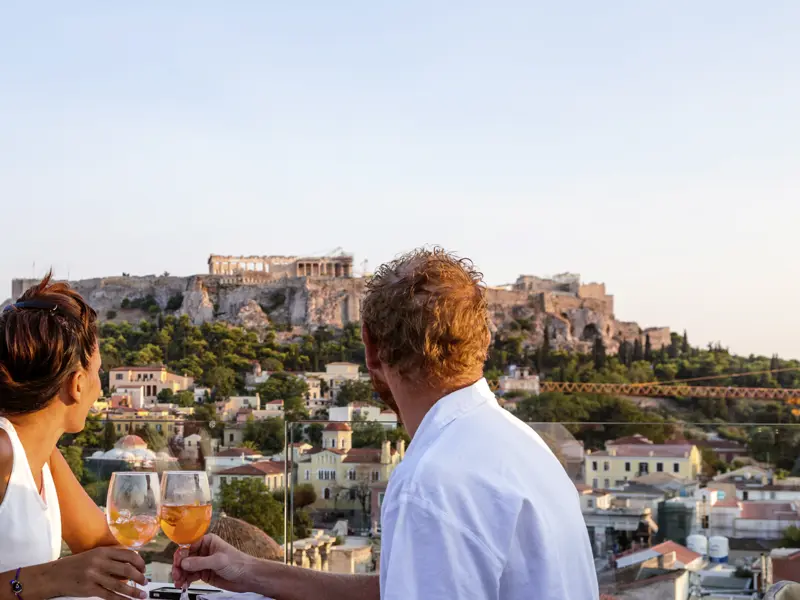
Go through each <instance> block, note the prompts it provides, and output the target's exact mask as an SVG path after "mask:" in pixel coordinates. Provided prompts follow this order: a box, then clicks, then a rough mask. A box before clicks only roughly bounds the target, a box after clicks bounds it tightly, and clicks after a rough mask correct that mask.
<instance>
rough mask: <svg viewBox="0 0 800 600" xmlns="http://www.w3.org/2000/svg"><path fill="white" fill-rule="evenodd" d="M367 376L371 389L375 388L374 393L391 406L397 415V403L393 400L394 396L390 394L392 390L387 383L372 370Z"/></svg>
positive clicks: (398, 411)
mask: <svg viewBox="0 0 800 600" xmlns="http://www.w3.org/2000/svg"><path fill="white" fill-rule="evenodd" d="M369 378H370V380H371V381H372V389H373V390H375V393H376V394H378V397H379V398H380V399H381V401H382V402H383V403H384V404H386V406H388V407H389V408H391V409H392V410H393V411H394V412H395V414H396V415H397V416H398V417H399V416H400V409H398V408H397V403H396V402H395V401H394V396H393V395H392V390H391V389H389V385H388V384H387V383H386V382H385V381H384V380H383V379H382V378H381V377H380V376H378V375H376V374H375V373H374V372H372V371H370V372H369Z"/></svg>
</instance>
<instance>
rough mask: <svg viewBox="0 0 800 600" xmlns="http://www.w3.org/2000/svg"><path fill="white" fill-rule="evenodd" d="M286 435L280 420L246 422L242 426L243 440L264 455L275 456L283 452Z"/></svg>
mask: <svg viewBox="0 0 800 600" xmlns="http://www.w3.org/2000/svg"><path fill="white" fill-rule="evenodd" d="M285 439H286V433H285V431H284V422H283V419H281V418H279V417H278V418H272V419H264V420H263V421H248V422H247V424H246V425H245V426H244V440H245V441H246V442H251V443H253V444H254V445H255V447H256V448H258V449H259V450H261V451H262V452H263V453H264V454H277V453H279V452H281V451H283V446H284V441H285Z"/></svg>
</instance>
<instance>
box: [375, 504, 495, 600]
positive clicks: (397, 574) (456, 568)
mask: <svg viewBox="0 0 800 600" xmlns="http://www.w3.org/2000/svg"><path fill="white" fill-rule="evenodd" d="M383 523H384V527H383V536H382V537H383V542H382V545H383V549H382V551H381V600H423V599H425V600H440V599H441V600H445V599H447V600H453V599H458V600H472V599H474V600H494V599H496V598H498V594H499V579H500V573H501V572H502V567H501V565H500V564H499V560H498V559H497V558H496V557H495V556H494V555H493V554H492V553H491V552H490V551H489V548H488V547H486V545H485V544H484V543H483V542H482V541H481V540H480V539H479V538H478V537H476V536H475V535H474V534H473V533H472V532H471V531H469V530H468V529H466V528H465V527H464V526H463V525H462V524H460V523H458V522H457V521H456V520H455V519H454V518H452V517H451V516H450V515H448V514H447V513H445V512H443V511H441V510H440V509H438V508H437V507H435V506H433V505H431V504H429V503H426V502H425V501H424V500H422V499H419V498H415V497H413V496H405V497H402V498H400V499H399V501H398V502H397V504H396V505H395V506H393V507H392V509H391V510H390V511H388V512H387V513H386V514H385V515H384V518H383Z"/></svg>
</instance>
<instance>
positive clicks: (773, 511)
mask: <svg viewBox="0 0 800 600" xmlns="http://www.w3.org/2000/svg"><path fill="white" fill-rule="evenodd" d="M741 506H742V513H741V518H742V519H754V520H759V521H779V520H786V519H800V513H798V510H797V508H796V507H795V506H794V505H792V504H791V503H789V502H742V503H741Z"/></svg>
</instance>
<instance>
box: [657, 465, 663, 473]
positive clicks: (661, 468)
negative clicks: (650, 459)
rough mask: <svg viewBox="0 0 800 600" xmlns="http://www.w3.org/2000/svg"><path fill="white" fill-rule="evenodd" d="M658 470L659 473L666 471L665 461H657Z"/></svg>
mask: <svg viewBox="0 0 800 600" xmlns="http://www.w3.org/2000/svg"><path fill="white" fill-rule="evenodd" d="M656 471H658V472H659V473H663V472H664V463H656Z"/></svg>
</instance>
